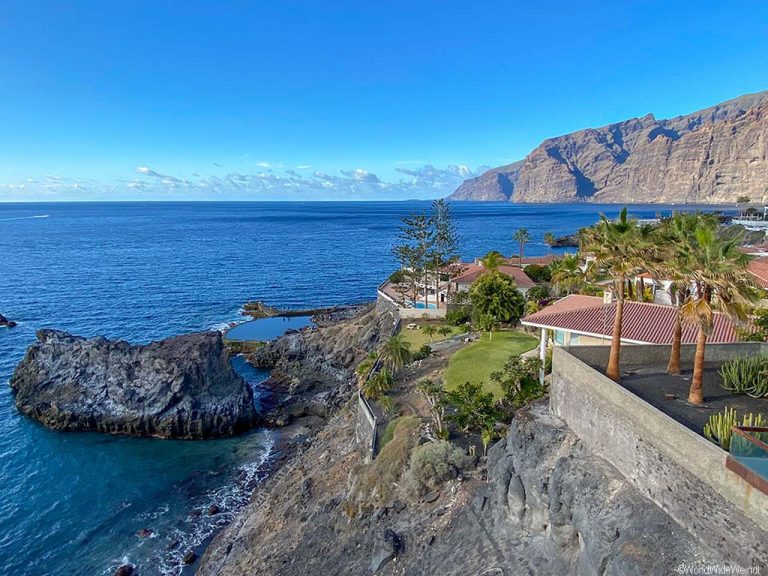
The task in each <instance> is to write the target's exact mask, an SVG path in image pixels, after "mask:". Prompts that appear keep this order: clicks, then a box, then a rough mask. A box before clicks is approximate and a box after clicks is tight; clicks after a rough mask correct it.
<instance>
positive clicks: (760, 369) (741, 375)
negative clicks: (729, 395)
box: [720, 356, 768, 398]
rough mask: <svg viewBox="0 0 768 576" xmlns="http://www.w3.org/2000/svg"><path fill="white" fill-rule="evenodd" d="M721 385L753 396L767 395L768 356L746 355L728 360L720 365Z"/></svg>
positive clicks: (731, 390) (732, 390)
mask: <svg viewBox="0 0 768 576" xmlns="http://www.w3.org/2000/svg"><path fill="white" fill-rule="evenodd" d="M720 376H722V378H723V383H722V387H723V388H724V389H725V390H729V391H730V392H737V393H739V394H749V395H750V396H752V397H754V398H761V397H763V396H768V357H766V356H747V357H743V358H734V359H733V360H728V362H725V363H724V364H723V365H722V366H721V367H720Z"/></svg>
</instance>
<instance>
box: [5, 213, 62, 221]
mask: <svg viewBox="0 0 768 576" xmlns="http://www.w3.org/2000/svg"><path fill="white" fill-rule="evenodd" d="M50 217H51V215H50V214H38V215H36V216H17V217H16V218H0V222H9V221H11V220H34V219H36V218H50Z"/></svg>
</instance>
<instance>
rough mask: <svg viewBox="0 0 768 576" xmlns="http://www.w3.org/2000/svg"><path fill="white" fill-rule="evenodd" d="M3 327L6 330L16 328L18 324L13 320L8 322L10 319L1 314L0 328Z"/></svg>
mask: <svg viewBox="0 0 768 576" xmlns="http://www.w3.org/2000/svg"><path fill="white" fill-rule="evenodd" d="M3 326H5V327H6V328H13V327H14V326H16V322H14V321H13V320H8V318H6V317H5V316H3V315H2V314H0V327H3Z"/></svg>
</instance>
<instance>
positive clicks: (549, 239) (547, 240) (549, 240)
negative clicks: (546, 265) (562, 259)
mask: <svg viewBox="0 0 768 576" xmlns="http://www.w3.org/2000/svg"><path fill="white" fill-rule="evenodd" d="M556 241H557V240H555V235H554V234H552V232H547V233H546V234H544V244H546V245H547V246H549V253H550V254H552V246H554V245H555V242H556Z"/></svg>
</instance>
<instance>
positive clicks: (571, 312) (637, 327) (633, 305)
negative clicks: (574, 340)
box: [523, 295, 737, 344]
mask: <svg viewBox="0 0 768 576" xmlns="http://www.w3.org/2000/svg"><path fill="white" fill-rule="evenodd" d="M615 308H616V304H615V303H612V304H604V303H603V299H602V298H598V297H595V296H581V295H572V296H566V297H565V298H563V299H561V300H558V301H557V302H555V303H554V304H552V305H550V306H547V307H546V308H544V309H543V310H539V311H538V312H536V313H535V314H531V315H529V316H526V317H525V318H523V324H524V325H526V326H538V327H542V326H543V327H546V328H553V329H556V330H565V331H571V332H578V333H582V334H588V335H593V336H598V337H600V336H606V337H610V336H611V335H612V334H613V315H614V312H615ZM675 314H677V310H676V309H675V308H674V307H672V306H663V305H660V304H647V303H642V302H634V301H630V300H626V301H625V302H624V316H623V321H622V327H621V339H622V340H625V341H628V342H633V343H638V342H640V343H644V344H670V343H671V342H672V332H673V330H674V325H675ZM696 330H697V329H696V327H695V326H692V325H688V324H684V325H683V343H685V344H693V343H694V342H695V341H696ZM708 341H709V342H711V343H727V342H736V341H737V336H736V331H735V330H734V326H733V323H732V322H731V320H730V319H729V318H728V317H727V316H724V315H723V314H718V313H715V315H714V325H713V327H712V332H711V333H710V335H709V339H708Z"/></svg>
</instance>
